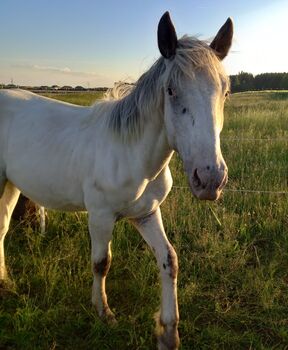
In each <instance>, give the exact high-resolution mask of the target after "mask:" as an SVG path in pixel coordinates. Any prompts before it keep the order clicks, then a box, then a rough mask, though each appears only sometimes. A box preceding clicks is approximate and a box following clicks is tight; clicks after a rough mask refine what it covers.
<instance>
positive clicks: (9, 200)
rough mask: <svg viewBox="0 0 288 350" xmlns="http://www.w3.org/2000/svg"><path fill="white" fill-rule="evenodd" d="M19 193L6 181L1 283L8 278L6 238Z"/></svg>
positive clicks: (0, 223)
mask: <svg viewBox="0 0 288 350" xmlns="http://www.w3.org/2000/svg"><path fill="white" fill-rule="evenodd" d="M0 187H1V184H0ZM19 195H20V191H19V190H18V189H17V188H16V187H15V186H14V185H13V184H11V182H9V181H8V182H6V184H5V186H4V190H3V193H2V196H1V198H0V284H2V283H3V282H4V281H5V280H7V270H6V266H5V254H4V239H5V236H6V233H7V231H8V228H9V224H10V219H11V215H12V212H13V209H14V208H15V205H16V203H17V200H18V197H19Z"/></svg>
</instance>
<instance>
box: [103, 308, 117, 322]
mask: <svg viewBox="0 0 288 350" xmlns="http://www.w3.org/2000/svg"><path fill="white" fill-rule="evenodd" d="M101 319H102V321H103V322H105V323H107V324H108V325H109V326H115V325H116V324H117V320H116V317H115V315H114V313H113V312H112V311H111V310H110V309H106V310H105V312H104V313H103V314H102V315H101Z"/></svg>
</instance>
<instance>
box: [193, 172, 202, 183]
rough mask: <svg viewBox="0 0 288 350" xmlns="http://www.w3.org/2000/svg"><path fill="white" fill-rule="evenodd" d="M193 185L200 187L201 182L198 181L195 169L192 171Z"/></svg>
mask: <svg viewBox="0 0 288 350" xmlns="http://www.w3.org/2000/svg"><path fill="white" fill-rule="evenodd" d="M193 183H194V186H195V187H200V186H201V180H200V177H199V176H198V172H197V168H196V169H195V170H194V174H193Z"/></svg>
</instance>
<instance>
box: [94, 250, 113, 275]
mask: <svg viewBox="0 0 288 350" xmlns="http://www.w3.org/2000/svg"><path fill="white" fill-rule="evenodd" d="M110 265H111V253H109V252H108V253H107V254H106V255H105V256H104V257H103V258H102V259H100V260H96V261H94V262H93V273H94V274H95V275H98V276H99V275H100V276H102V277H104V276H106V275H107V273H108V271H109V269H110Z"/></svg>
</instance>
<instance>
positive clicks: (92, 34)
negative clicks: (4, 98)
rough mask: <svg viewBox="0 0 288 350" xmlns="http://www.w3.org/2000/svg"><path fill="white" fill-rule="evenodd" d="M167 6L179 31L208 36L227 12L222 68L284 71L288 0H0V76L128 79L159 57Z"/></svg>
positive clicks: (70, 81)
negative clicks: (229, 37)
mask: <svg viewBox="0 0 288 350" xmlns="http://www.w3.org/2000/svg"><path fill="white" fill-rule="evenodd" d="M167 10H168V11H169V12H170V15H171V18H172V20H173V23H174V25H175V28H176V31H177V35H178V37H181V36H182V35H184V34H189V35H194V36H197V37H199V39H210V40H211V39H213V37H214V36H215V35H216V33H217V31H218V30H219V29H220V27H221V26H222V24H223V23H224V22H225V21H226V19H227V18H228V17H232V18H233V21H234V30H235V35H234V40H233V45H232V48H231V51H230V53H229V55H228V56H227V58H225V60H224V61H223V63H224V66H225V68H226V71H227V73H228V74H237V73H238V72H240V71H245V72H250V73H253V74H259V73H264V72H284V71H286V72H288V45H287V18H288V17H287V16H288V1H287V0H274V1H271V0H242V1H240V0H233V1H231V0H214V1H212V0H198V1H194V0H145V1H144V0H122V1H116V0H109V1H103V0H101V1H100V0H0V83H4V84H8V83H11V82H13V83H14V84H16V85H30V86H40V85H54V84H56V85H59V86H63V85H71V86H76V85H81V86H84V87H97V86H108V87H110V86H112V85H113V83H114V82H115V81H119V80H127V81H130V80H132V81H134V80H136V79H137V78H138V77H139V76H140V75H141V74H142V73H144V72H145V70H147V69H148V68H149V66H150V65H151V64H152V63H153V62H154V61H155V60H156V59H157V58H158V57H159V51H158V46H157V25H158V22H159V19H160V18H161V16H162V14H163V13H164V12H165V11H167ZM284 25H285V28H284Z"/></svg>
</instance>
